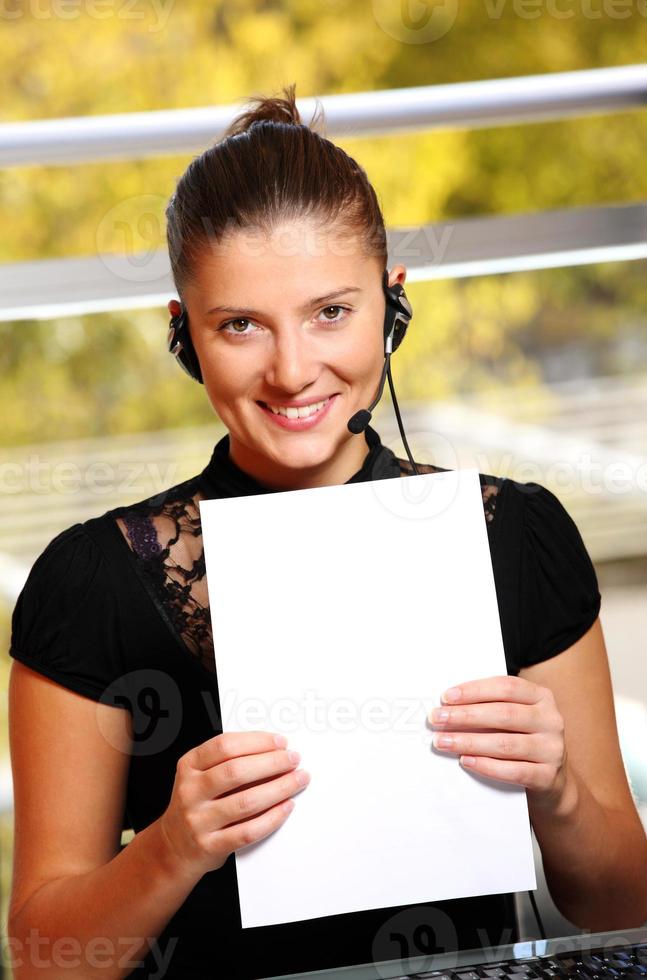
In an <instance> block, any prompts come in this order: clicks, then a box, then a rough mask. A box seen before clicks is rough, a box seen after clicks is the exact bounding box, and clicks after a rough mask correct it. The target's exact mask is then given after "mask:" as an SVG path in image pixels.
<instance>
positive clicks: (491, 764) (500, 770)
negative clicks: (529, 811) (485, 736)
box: [459, 755, 555, 792]
mask: <svg viewBox="0 0 647 980" xmlns="http://www.w3.org/2000/svg"><path fill="white" fill-rule="evenodd" d="M459 762H460V763H461V765H462V766H464V767H465V768H466V769H469V770H470V771H471V772H478V773H480V774H481V775H482V776H489V777H490V778H491V779H500V780H501V782H504V783H518V784H519V785H520V786H524V787H525V788H526V789H528V790H537V791H540V792H545V791H547V790H549V789H550V788H551V787H552V786H553V784H554V781H555V767H554V766H551V765H548V764H547V763H536V762H520V761H516V760H515V761H513V762H508V761H503V760H501V759H489V758H487V757H485V756H470V755H462V756H461V757H460V759H459Z"/></svg>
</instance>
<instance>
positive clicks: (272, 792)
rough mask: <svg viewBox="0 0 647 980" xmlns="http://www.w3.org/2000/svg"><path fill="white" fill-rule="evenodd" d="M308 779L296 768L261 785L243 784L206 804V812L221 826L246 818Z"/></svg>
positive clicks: (291, 794)
mask: <svg viewBox="0 0 647 980" xmlns="http://www.w3.org/2000/svg"><path fill="white" fill-rule="evenodd" d="M309 781H310V775H309V773H307V772H305V771H304V770H303V769H299V770H296V771H295V772H291V773H288V774H287V775H285V776H282V777H277V778H276V779H272V780H270V781H269V782H267V783H263V784H262V785H260V786H253V787H249V786H244V787H243V788H242V789H241V790H239V791H238V792H237V793H231V794H229V795H228V796H222V797H219V798H218V799H215V800H212V801H211V802H210V803H208V804H207V805H206V807H205V813H206V814H207V816H209V815H213V814H214V813H217V814H218V821H219V822H220V826H221V827H227V826H229V824H232V823H236V822H238V821H240V820H244V821H248V819H249V817H253V816H256V815H257V814H260V813H263V812H264V811H265V810H267V809H269V808H270V807H274V806H275V805H276V804H277V803H280V802H283V801H285V800H287V799H288V798H289V797H291V796H293V795H294V794H295V793H298V792H299V791H300V790H302V789H303V788H304V787H305V786H307V785H308V782H309Z"/></svg>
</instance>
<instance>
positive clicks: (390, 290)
mask: <svg viewBox="0 0 647 980" xmlns="http://www.w3.org/2000/svg"><path fill="white" fill-rule="evenodd" d="M388 282H389V280H388V272H387V270H386V269H385V270H384V272H383V274H382V289H383V291H384V295H385V298H386V311H385V314H384V367H383V369H382V374H381V377H380V383H379V387H378V392H377V397H376V398H375V399H374V401H372V402H371V404H370V405H369V407H368V408H362V409H360V410H359V411H358V412H356V413H355V414H354V415H353V416H352V417H351V418H350V419H349V420H348V423H347V425H348V429H349V431H350V432H352V433H353V434H354V435H358V434H359V433H360V432H363V431H364V429H365V428H366V426H367V425H368V424H369V422H370V421H371V418H372V415H371V413H372V412H373V409H374V408H375V406H376V405H377V403H378V402H379V400H380V398H381V397H382V392H383V391H384V381H385V378H387V377H388V379H389V388H390V390H391V398H392V400H393V408H394V410H395V415H396V419H397V422H398V428H399V429H400V435H401V436H402V442H403V444H404V448H405V449H406V452H407V456H408V457H409V462H410V463H411V466H412V468H413V471H414V473H415V474H416V475H419V471H418V468H417V467H416V464H415V462H414V460H413V457H412V455H411V451H410V449H409V444H408V443H407V438H406V436H405V434H404V427H403V425H402V419H401V417H400V410H399V408H398V402H397V399H396V397H395V388H394V386H393V379H392V377H391V363H390V362H391V354H392V353H393V352H394V351H396V350H397V349H398V347H399V346H400V344H401V343H402V341H403V340H404V337H405V334H406V332H407V327H408V326H409V321H410V320H411V317H412V316H413V310H412V308H411V303H410V302H409V300H408V299H407V296H406V293H405V291H404V289H403V288H402V286H401V285H400V283H398V282H396V283H394V284H393V286H389V284H388ZM180 306H181V311H180V312H179V313H178V314H176V315H175V316H173V317H171V321H170V323H169V329H168V337H167V346H168V350H169V353H171V354H174V355H175V358H176V360H177V362H178V364H179V365H180V367H181V368H182V370H183V371H185V372H186V373H187V374H188V375H189V377H191V378H193V379H194V380H195V381H199V382H200V384H204V381H203V379H202V371H201V370H200V362H199V361H198V355H197V354H196V352H195V347H194V346H193V342H192V340H191V333H190V331H189V319H188V314H187V310H186V307H185V306H184V304H183V303H182V302H180Z"/></svg>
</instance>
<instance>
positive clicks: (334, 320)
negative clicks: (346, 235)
mask: <svg viewBox="0 0 647 980" xmlns="http://www.w3.org/2000/svg"><path fill="white" fill-rule="evenodd" d="M328 310H341V311H342V312H343V313H348V312H350V311H349V310H348V309H347V307H345V306H336V305H335V306H324V308H323V310H322V311H321V312H322V313H327V311H328ZM343 319H344V317H343V316H339V315H338V316H335V317H329V316H326V320H328V322H329V323H341V321H342V320H343Z"/></svg>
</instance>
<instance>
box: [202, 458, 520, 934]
mask: <svg viewBox="0 0 647 980" xmlns="http://www.w3.org/2000/svg"><path fill="white" fill-rule="evenodd" d="M200 514H201V519H202V531H203V542H204V549H205V561H206V571H207V582H208V590H209V600H210V607H211V620H212V625H213V634H214V649H215V662H216V669H217V679H218V687H219V694H220V706H221V712H222V721H223V730H224V731H225V732H227V731H258V730H262V731H270V732H281V733H282V734H285V735H286V736H287V738H288V748H291V749H296V750H297V751H298V752H300V753H301V762H300V763H299V767H300V768H304V769H307V770H308V772H310V774H311V780H310V783H309V784H308V785H307V786H306V787H305V788H304V789H303V790H301V791H299V792H298V793H297V794H296V796H295V797H294V799H295V803H296V806H295V808H294V810H293V811H292V813H291V814H290V815H289V816H288V818H287V820H286V821H285V823H284V824H283V825H282V826H281V827H280V828H278V830H276V831H275V832H274V833H272V834H271V835H270V836H269V837H267V838H265V839H264V840H261V841H258V842H256V843H254V844H251V845H249V846H247V847H244V848H242V849H241V850H239V851H237V852H236V854H235V863H236V871H237V876H238V888H239V896H240V909H241V921H242V925H243V927H244V928H249V927H254V926H264V925H275V924H278V923H283V922H293V921H298V920H302V919H310V918H317V917H319V916H325V915H337V914H340V913H349V912H358V911H362V910H366V909H377V908H385V907H392V906H401V905H410V904H415V903H419V902H432V901H440V900H443V899H452V898H460V897H466V896H471V895H484V894H490V893H499V892H515V891H523V890H526V889H533V888H535V887H536V880H535V870H534V863H533V854H532V843H531V836H530V824H529V817H528V807H527V801H526V793H525V790H524V788H523V787H522V786H519V785H516V784H509V783H503V782H501V781H496V780H493V779H486V778H485V777H480V776H477V775H476V774H474V773H471V772H469V771H467V770H465V769H463V768H462V767H461V766H460V764H459V762H458V755H456V754H453V753H447V752H440V751H438V750H435V749H434V748H433V747H432V744H431V741H432V735H433V732H434V729H432V727H431V725H430V724H429V723H428V722H427V716H428V714H429V712H430V711H431V709H432V708H433V707H436V706H438V705H439V704H440V695H441V693H442V692H443V691H444V690H445V689H446V688H448V687H451V686H452V685H454V684H459V683H460V682H462V681H467V680H472V679H475V678H482V677H490V676H494V675H505V674H507V667H506V661H505V655H504V650H503V641H502V637H501V625H500V620H499V611H498V605H497V600H496V592H495V585H494V575H493V571H492V563H491V558H490V551H489V546H488V539H487V527H486V523H485V515H484V511H483V501H482V497H481V489H480V483H479V476H478V471H477V470H476V469H464V470H454V471H449V472H445V473H430V474H420V475H417V476H416V475H413V476H409V477H403V478H400V479H385V480H375V481H370V482H365V483H350V484H343V485H341V486H329V487H317V488H314V489H310V490H293V491H285V492H275V493H267V494H259V495H255V496H247V497H233V498H228V499H223V500H203V501H201V502H200ZM215 912H216V910H214V913H215Z"/></svg>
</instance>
